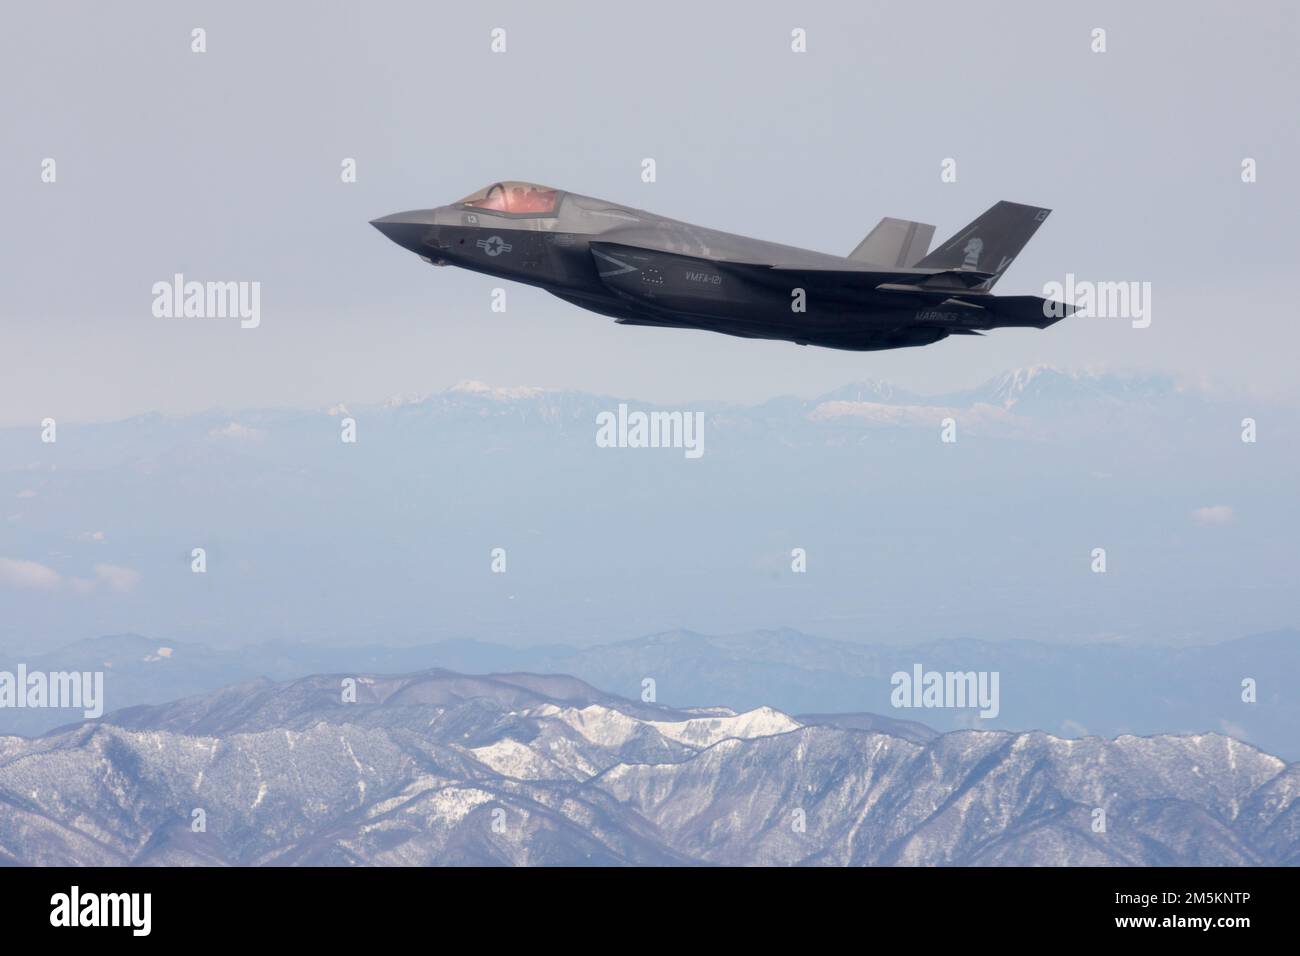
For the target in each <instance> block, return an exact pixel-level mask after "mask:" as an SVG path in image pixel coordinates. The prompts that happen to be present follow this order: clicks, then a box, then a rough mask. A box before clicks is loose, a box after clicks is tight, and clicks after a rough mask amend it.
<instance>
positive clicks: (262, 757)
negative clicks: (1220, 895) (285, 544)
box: [0, 670, 1300, 866]
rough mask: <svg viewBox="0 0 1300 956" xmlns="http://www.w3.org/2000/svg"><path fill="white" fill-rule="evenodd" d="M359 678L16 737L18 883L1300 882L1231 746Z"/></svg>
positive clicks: (446, 678) (1285, 832)
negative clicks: (1272, 877)
mask: <svg viewBox="0 0 1300 956" xmlns="http://www.w3.org/2000/svg"><path fill="white" fill-rule="evenodd" d="M352 679H353V680H354V681H355V683H354V685H353V686H354V687H355V699H354V700H351V701H348V702H345V699H344V689H345V684H344V680H345V678H344V677H342V676H340V675H332V676H315V677H310V678H304V679H301V680H297V681H292V682H289V683H282V684H276V683H273V682H270V681H266V680H260V681H253V682H249V683H246V684H242V685H236V686H233V687H228V688H225V689H222V690H220V691H216V692H214V693H211V694H206V695H201V696H196V697H190V698H186V699H184V700H181V701H177V702H175V703H171V704H165V705H161V706H144V707H136V708H130V709H127V710H125V711H119V712H117V713H116V714H113V715H112V716H110V717H109V718H108V719H106V720H104V721H102V722H99V723H94V724H86V725H84V726H81V727H74V728H71V729H68V730H65V731H62V732H59V733H56V734H53V735H50V736H46V737H40V738H36V739H23V738H15V737H3V738H0V862H4V863H10V864H34V865H101V866H114V865H125V864H137V865H228V864H238V865H256V864H272V865H293V864H300V865H349V866H351V865H409V866H426V865H447V864H461V865H477V864H483V865H528V866H540V865H564V864H568V865H573V864H591V865H617V864H640V865H685V864H730V865H758V864H763V865H827V866H837V865H976V866H986V865H987V866H997V865H1046V866H1091V865H1139V866H1146V865H1166V866H1178V865H1226V866H1239V865H1257V864H1296V863H1300V767H1298V766H1296V765H1294V764H1293V765H1290V766H1288V765H1287V764H1286V763H1284V762H1283V761H1281V760H1279V759H1277V758H1276V757H1272V756H1269V755H1268V754H1266V753H1264V752H1262V751H1260V750H1257V749H1255V748H1254V747H1250V746H1248V745H1246V744H1242V743H1239V742H1237V741H1235V740H1232V739H1231V738H1228V737H1224V736H1222V735H1218V734H1207V735H1195V736H1158V737H1145V738H1144V737H1120V738H1119V739H1116V740H1106V739H1101V738H1096V737H1090V738H1086V739H1083V740H1077V741H1071V740H1062V739H1059V738H1057V737H1053V736H1049V735H1047V734H1042V733H1029V734H1013V733H1006V732H996V731H956V732H952V733H948V734H944V735H940V736H931V737H922V738H920V739H918V738H917V737H916V736H915V735H914V734H912V733H911V732H910V729H903V730H902V731H901V732H898V729H897V728H894V727H893V726H892V722H891V721H889V720H888V719H883V720H881V719H879V718H871V717H870V716H869V715H858V716H856V717H846V718H842V719H838V720H837V719H829V718H808V717H805V718H794V717H791V716H788V715H786V714H784V713H782V712H780V711H778V710H774V709H771V708H755V709H753V710H749V711H747V712H743V713H738V714H736V713H732V712H730V711H725V710H720V709H716V708H710V709H703V710H701V709H695V710H673V709H669V708H666V707H662V706H658V705H653V704H645V703H638V702H635V701H633V700H628V699H625V698H621V697H617V696H614V695H610V694H606V693H602V692H600V691H598V690H596V689H594V688H593V687H591V686H590V685H588V684H586V683H584V682H582V681H579V680H577V679H575V678H571V677H562V676H536V675H529V674H497V675H491V676H486V677H470V676H465V675H460V674H455V673H452V672H449V671H443V670H434V671H426V672H423V673H418V674H412V675H407V676H401V677H383V676H375V675H369V676H363V675H354V676H353V678H352ZM873 720H878V721H879V723H877V724H875V725H874V726H870V727H869V728H868V729H859V726H860V725H862V724H864V723H866V724H871V723H872V721H873Z"/></svg>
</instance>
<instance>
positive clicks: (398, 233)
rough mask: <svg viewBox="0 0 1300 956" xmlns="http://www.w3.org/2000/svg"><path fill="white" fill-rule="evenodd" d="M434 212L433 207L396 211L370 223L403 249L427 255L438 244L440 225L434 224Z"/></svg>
mask: <svg viewBox="0 0 1300 956" xmlns="http://www.w3.org/2000/svg"><path fill="white" fill-rule="evenodd" d="M433 214H434V210H432V209H414V210H411V211H410V212H395V213H393V214H392V215H390V216H380V217H379V218H378V219H372V220H370V225H372V226H374V227H375V228H376V229H378V230H379V231H380V232H382V233H383V234H384V235H385V236H387V237H388V238H389V239H391V240H393V242H395V243H397V244H398V245H399V246H401V247H402V248H403V249H409V250H411V252H415V253H419V254H420V255H427V254H428V251H427V250H428V249H429V248H430V247H433V246H436V245H437V238H438V227H437V226H436V225H435V224H434V216H433Z"/></svg>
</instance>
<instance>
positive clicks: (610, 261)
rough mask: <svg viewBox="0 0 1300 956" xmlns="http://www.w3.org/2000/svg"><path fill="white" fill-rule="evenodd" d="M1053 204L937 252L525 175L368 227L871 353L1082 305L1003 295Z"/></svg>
mask: <svg viewBox="0 0 1300 956" xmlns="http://www.w3.org/2000/svg"><path fill="white" fill-rule="evenodd" d="M1050 211H1051V210H1048V209H1042V208H1040V207H1038V206H1024V205H1021V204H1019V203H1013V202H999V203H997V204H996V205H995V206H993V207H992V208H991V209H989V210H988V211H987V212H985V213H984V214H983V215H981V216H979V217H978V218H977V219H976V220H975V221H974V222H972V223H971V224H970V225H968V226H967V227H966V228H964V229H962V230H960V231H959V232H958V233H957V234H956V235H954V236H953V237H952V238H951V239H949V240H948V241H946V242H944V243H941V244H940V245H939V246H938V247H937V248H935V249H934V250H933V251H930V248H929V247H930V240H931V239H932V238H933V236H934V226H931V225H927V224H925V223H920V222H911V221H909V220H905V219H892V218H885V219H882V220H880V223H879V225H877V226H876V228H875V229H873V230H871V232H870V233H869V234H868V235H867V237H866V238H865V239H863V240H862V242H861V243H859V244H858V247H857V248H856V249H854V250H853V251H852V252H851V253H849V254H848V255H847V256H834V255H827V254H825V253H820V252H811V251H809V250H806V249H797V248H795V247H793V246H785V245H780V244H778V243H774V242H765V241H763V240H761V239H752V238H749V237H747V236H739V235H733V234H731V233H726V232H719V231H717V230H714V229H705V228H703V227H701V226H693V225H691V224H689V223H685V222H679V221H677V220H675V219H667V218H665V217H663V216H658V215H655V214H654V213H649V212H644V211H642V210H640V209H633V208H630V207H628V206H623V205H619V204H618V203H613V202H608V201H606V200H603V199H593V198H592V197H590V196H582V195H579V194H577V193H571V192H564V191H562V190H559V189H552V188H550V187H549V186H538V185H535V184H532V183H524V182H501V183H494V184H492V185H491V186H488V187H486V188H485V189H480V190H479V191H478V192H476V193H473V194H471V195H469V196H466V197H465V198H464V199H462V200H460V201H459V202H454V203H452V204H450V205H448V206H439V207H437V208H436V209H419V210H413V211H411V212H400V213H395V214H393V215H391V216H384V217H382V218H380V219H375V220H372V223H371V224H372V225H373V226H375V227H376V228H377V229H378V230H379V231H380V232H382V233H383V234H384V235H385V236H387V237H388V238H389V239H392V240H393V241H394V242H396V243H397V244H398V245H400V246H402V247H403V248H406V249H409V250H410V251H411V252H414V253H416V254H417V255H419V256H420V258H422V259H424V260H425V261H426V262H429V263H432V264H433V265H437V266H444V265H453V266H460V267H461V268H462V269H470V270H472V271H474V272H484V273H487V274H488V275H492V276H498V277H500V278H503V279H511V280H514V281H517V282H523V283H527V284H528V285H534V286H538V287H540V288H542V289H545V290H546V291H548V292H550V293H552V294H553V295H556V296H558V297H560V298H561V299H563V300H564V301H566V302H570V303H572V304H574V305H577V306H581V307H582V308H584V309H588V310H590V311H592V312H596V313H599V314H601V315H606V316H611V317H613V318H614V319H615V320H616V321H617V322H619V323H620V324H623V325H651V326H660V327H666V328H677V329H703V330H707V331H711V332H722V333H725V334H727V335H737V336H742V337H744V338H754V339H782V340H785V341H789V342H795V343H797V344H799V345H818V346H824V347H827V348H836V349H852V350H858V351H871V350H878V349H895V348H904V347H907V346H915V345H930V344H931V343H934V342H938V341H939V340H941V339H945V338H947V337H948V336H950V335H980V334H982V333H983V332H984V331H986V330H989V329H997V328H1006V327H1015V328H1022V327H1026V326H1032V327H1033V328H1038V329H1044V328H1047V327H1048V326H1049V325H1051V324H1052V323H1054V322H1057V321H1059V320H1060V319H1062V318H1064V317H1066V316H1067V315H1069V314H1071V313H1072V312H1074V311H1075V310H1074V308H1073V307H1072V306H1069V305H1066V304H1065V303H1062V302H1051V301H1048V300H1046V299H1042V298H1039V297H1038V296H1032V295H1016V296H994V295H993V294H992V290H993V286H994V285H995V284H996V283H997V281H998V279H1000V278H1001V277H1002V274H1003V273H1004V272H1005V271H1006V270H1007V268H1008V267H1009V266H1010V265H1011V263H1012V261H1014V259H1015V257H1016V256H1017V255H1018V254H1019V252H1020V250H1021V249H1023V248H1024V247H1025V243H1027V242H1028V241H1029V239H1030V237H1031V236H1033V234H1034V233H1035V232H1036V231H1037V229H1038V227H1039V226H1040V225H1042V224H1043V221H1044V220H1045V219H1046V218H1047V215H1048V213H1049V212H1050Z"/></svg>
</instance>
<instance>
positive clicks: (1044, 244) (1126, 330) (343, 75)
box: [0, 2, 1300, 425]
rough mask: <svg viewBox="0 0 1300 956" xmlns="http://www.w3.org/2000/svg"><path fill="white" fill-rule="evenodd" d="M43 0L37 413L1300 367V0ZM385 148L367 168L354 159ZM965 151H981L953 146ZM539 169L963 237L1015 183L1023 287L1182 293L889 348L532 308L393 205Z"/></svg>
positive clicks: (35, 417)
mask: <svg viewBox="0 0 1300 956" xmlns="http://www.w3.org/2000/svg"><path fill="white" fill-rule="evenodd" d="M3 17H4V26H5V28H4V29H3V30H0V76H2V78H3V83H0V106H2V107H3V116H4V123H3V134H2V135H3V148H2V149H0V203H2V208H3V209H4V211H5V217H4V218H5V224H4V229H3V230H2V231H0V256H2V257H3V259H4V261H5V264H6V266H5V268H4V270H3V272H2V273H0V342H2V343H3V345H2V347H0V424H5V425H16V424H30V423H33V422H38V421H39V420H40V419H42V418H44V417H46V416H51V417H55V418H57V419H59V420H61V421H64V420H69V421H103V420H112V419H117V418H122V417H126V416H130V415H135V414H140V413H145V412H151V411H158V412H164V413H169V414H184V413H188V412H193V411H196V410H200V409H206V408H213V407H226V408H246V407H263V406H268V407H269V406H291V407H306V408H312V407H321V406H326V405H329V404H332V403H335V402H339V401H352V402H366V401H378V400H382V399H384V398H386V397H388V396H391V395H398V394H401V395H408V394H424V393H428V392H432V391H436V390H440V389H444V388H447V387H449V386H452V385H454V384H456V383H457V382H460V381H464V380H469V379H473V380H480V381H486V382H489V383H492V384H493V385H498V386H510V385H537V386H544V387H549V388H557V389H577V390H584V391H591V392H598V393H603V394H614V395H628V396H635V397H639V398H643V399H646V400H657V401H684V400H691V399H723V400H735V401H753V400H759V399H763V398H767V397H770V396H773V395H780V394H796V395H802V396H812V395H817V394H820V393H822V392H825V391H828V390H830V389H832V388H835V387H837V386H839V385H842V384H844V383H846V382H849V381H856V380H860V379H888V380H891V381H894V382H896V383H898V384H900V385H903V386H905V387H908V388H911V389H915V390H918V391H921V392H930V393H940V392H945V391H949V390H952V389H955V388H960V387H965V386H969V385H972V384H975V383H977V382H979V381H982V380H984V379H987V378H989V377H990V376H992V375H994V374H996V373H998V372H1001V371H1003V370H1005V369H1008V368H1014V367H1019V366H1024V365H1028V364H1034V363H1050V364H1054V365H1058V366H1062V367H1080V366H1084V367H1094V368H1095V367H1101V368H1114V369H1129V370H1157V371H1164V372H1170V373H1173V374H1176V375H1179V376H1184V377H1189V378H1195V379H1198V380H1214V381H1221V382H1224V383H1226V384H1228V385H1229V386H1231V387H1235V388H1240V389H1244V390H1248V391H1251V392H1254V393H1258V394H1262V395H1267V396H1269V397H1271V398H1274V399H1281V400H1284V401H1288V402H1290V401H1294V400H1295V398H1296V396H1297V391H1296V386H1295V384H1294V375H1293V363H1294V356H1295V354H1296V352H1297V346H1298V345H1300V336H1298V334H1297V332H1296V317H1295V310H1294V303H1293V300H1292V297H1291V294H1290V292H1291V290H1290V286H1291V283H1292V276H1293V273H1294V268H1295V262H1296V256H1297V251H1300V249H1298V243H1297V241H1296V238H1295V236H1296V233H1295V223H1296V222H1297V221H1300V215H1298V214H1300V201H1298V198H1297V197H1298V196H1300V192H1298V191H1297V189H1296V187H1295V183H1294V178H1293V177H1294V175H1295V174H1294V170H1295V168H1296V147H1297V137H1298V135H1300V134H1298V133H1297V124H1296V123H1295V121H1294V114H1295V102H1296V92H1297V90H1300V82H1298V81H1300V61H1298V60H1297V58H1296V56H1295V50H1296V48H1297V39H1298V37H1297V32H1298V31H1297V10H1296V7H1295V5H1294V4H1289V3H1271V2H1246V3H1243V4H1236V5H1226V4H1225V5H1211V6H1208V7H1206V8H1204V9H1198V10H1197V11H1196V13H1195V14H1194V15H1192V14H1190V13H1188V12H1187V9H1186V7H1185V5H1182V4H1175V3H1147V4H1141V5H1135V4H1121V3H1115V4H1106V3H1102V4H1094V5H1090V6H1089V7H1088V9H1086V10H1083V9H1077V8H1074V7H1066V6H1064V5H1055V4H1052V5H1048V4H1041V3H1031V2H1013V3H1000V4H997V5H996V6H995V7H993V8H990V7H989V6H988V5H976V4H959V3H944V4H938V5H933V4H911V3H902V2H899V3H869V4H857V3H854V4H850V3H833V4H832V3H800V4H791V3H745V4H708V5H702V4H688V3H680V2H665V3H660V4H655V5H654V6H653V7H648V8H647V7H644V6H640V5H636V6H629V7H609V6H607V5H600V6H599V7H596V6H594V5H589V6H581V5H578V4H563V3H562V4H534V3H523V2H503V3H497V4H492V5H474V6H471V5H464V4H443V3H438V4H429V3H401V2H390V3H380V4H361V3H312V4H288V3H286V4H276V5H274V6H273V7H271V6H267V5H265V4H254V3H221V4H216V3H212V4H206V3H133V4H128V5H104V4H96V3H48V4H22V5H10V6H9V7H7V8H6V10H5V12H4V14H3ZM196 27H200V28H202V29H203V30H205V31H206V43H207V48H206V52H203V53H194V52H192V50H191V43H192V34H191V31H192V30H193V29H194V28H196ZM495 28H501V29H504V30H505V31H506V32H505V38H506V50H505V52H502V53H493V52H492V50H491V41H492V31H493V30H494V29H495ZM796 28H799V29H803V30H805V31H806V36H807V51H806V52H804V53H795V52H793V51H792V50H791V31H792V30H794V29H796ZM1098 28H1100V29H1104V30H1105V31H1106V33H1105V39H1106V50H1105V52H1103V53H1096V52H1093V50H1092V46H1093V45H1094V42H1095V41H1094V39H1093V31H1094V30H1095V29H1098ZM1247 157H1249V158H1252V159H1254V160H1255V163H1256V170H1257V180H1256V181H1255V182H1252V183H1243V182H1242V177H1241V168H1242V167H1241V164H1242V161H1243V159H1244V158H1247ZM47 158H52V159H54V160H55V163H56V166H55V171H56V180H55V181H54V182H52V183H51V182H43V181H42V171H43V166H42V163H43V161H44V160H45V159H47ZM347 158H351V159H353V160H355V162H356V170H357V180H356V182H351V183H345V182H342V181H341V176H340V173H341V164H342V163H343V161H344V160H345V159H347ZM645 158H653V159H654V160H655V163H656V170H657V178H656V181H655V182H653V183H647V182H643V181H642V178H641V169H642V160H643V159H645ZM949 158H951V159H955V160H956V169H957V181H956V182H943V181H942V180H941V176H940V173H941V164H942V163H943V161H944V160H945V159H949ZM499 179H524V180H530V181H535V182H541V183H545V184H549V185H552V186H556V187H559V188H562V189H568V190H571V191H574V192H579V193H584V194H587V195H593V196H599V197H602V198H606V199H610V200H613V201H615V202H619V203H623V204H626V205H631V206H635V207H639V208H644V209H649V210H651V211H654V212H658V213H661V214H664V215H667V216H671V217H674V218H679V219H684V220H687V221H690V222H695V223H698V224H701V225H705V226H709V227H713V228H719V229H725V230H729V231H734V232H738V233H743V234H748V235H753V236H757V237H761V238H765V239H770V240H774V241H779V242H784V243H788V244H792V245H798V246H803V247H807V248H811V249H816V250H820V251H825V252H839V253H842V254H847V253H848V252H849V251H850V250H851V249H852V248H853V247H854V246H855V245H856V244H857V243H858V242H859V241H860V240H861V239H862V237H863V236H865V235H866V233H867V232H868V231H870V229H871V228H872V226H873V225H874V224H875V223H876V221H877V220H878V219H879V218H880V217H882V216H886V215H888V216H898V217H903V218H910V219H917V220H921V221H925V222H930V223H934V224H935V225H936V227H937V232H936V240H937V239H939V238H941V237H944V236H947V235H949V234H951V233H952V232H955V231H956V230H957V229H958V228H960V227H961V226H962V225H964V224H965V223H966V222H969V221H970V220H971V219H973V218H974V217H975V216H976V215H977V214H978V213H980V212H981V211H983V210H984V209H985V208H987V207H988V206H990V205H991V204H992V203H994V202H996V201H997V200H999V199H1010V200H1014V201H1020V202H1026V203H1032V204H1036V205H1043V206H1048V207H1051V208H1052V209H1053V210H1054V211H1053V213H1052V216H1051V218H1050V219H1049V220H1048V221H1047V223H1046V225H1045V226H1044V227H1043V228H1042V229H1041V230H1040V231H1039V232H1038V234H1037V236H1036V237H1035V238H1034V240H1033V241H1032V242H1031V243H1030V244H1029V246H1028V247H1027V249H1026V250H1025V252H1024V253H1023V254H1022V255H1021V257H1020V258H1019V259H1018V260H1017V261H1016V263H1015V264H1014V266H1013V267H1012V269H1011V270H1010V272H1009V273H1008V275H1007V277H1006V278H1005V279H1004V280H1003V282H1002V283H1001V284H1000V285H999V289H998V291H999V292H1000V293H1035V294H1041V293H1042V291H1043V285H1044V283H1046V282H1049V281H1063V279H1064V277H1065V275H1066V274H1067V273H1073V274H1075V275H1076V276H1078V277H1080V278H1086V279H1091V280H1094V281H1143V282H1150V283H1151V289H1152V292H1151V300H1152V322H1151V325H1150V327H1149V328H1145V329H1135V328H1132V327H1131V324H1130V323H1128V322H1127V321H1124V320H1115V319H1077V320H1072V321H1067V322H1063V323H1060V324H1058V325H1056V326H1054V327H1053V328H1051V329H1049V330H1046V331H1039V330H1032V329H1031V330H1001V331H998V332H994V333H992V334H991V335H989V336H986V337H983V338H978V337H960V338H954V339H949V340H947V341H945V342H942V343H940V344H938V345H935V346H931V347H927V348H923V349H911V350H899V351H894V352H880V353H852V352H837V351H833V350H825V349H815V348H798V347H796V346H793V345H790V344H788V343H780V342H751V341H745V340H740V339H733V338H729V337H724V336H719V335H711V334H707V333H700V332H692V331H684V330H657V329H643V328H625V327H618V326H616V325H614V324H613V322H612V320H609V319H607V318H603V317H600V316H596V315H592V314H589V313H585V312H583V311H581V310H579V309H577V308H575V307H573V306H570V305H568V304H566V303H563V302H561V301H560V300H558V299H555V298H553V297H551V296H549V295H548V294H546V293H544V292H542V291H540V290H536V289H530V288H526V287H523V286H511V287H510V288H509V299H508V311H507V312H506V313H504V314H500V313H494V312H492V311H491V309H490V307H489V306H490V293H491V289H492V288H493V287H494V286H496V285H499V284H500V283H499V281H498V280H494V279H491V278H489V277H487V276H481V275H475V274H472V273H467V272H463V271H460V270H456V269H432V268H429V267H427V266H425V265H424V264H423V263H421V262H420V261H419V260H418V259H416V258H415V257H414V256H412V255H410V254H408V253H405V252H403V251H402V250H400V249H399V248H397V247H396V246H394V245H393V244H392V243H390V242H388V241H387V240H386V239H384V237H382V236H381V235H379V234H378V233H377V232H376V231H375V230H374V229H372V228H371V227H370V226H369V225H368V221H369V220H370V219H372V218H375V217H377V216H380V215H383V214H386V213H389V212H394V211H398V210H404V209H410V208H419V207H427V206H435V205H441V204H444V203H447V202H450V201H453V200H455V199H457V198H459V197H461V196H463V195H465V194H467V193H469V192H471V191H473V190H475V189H478V188H480V187H482V186H483V185H485V184H487V183H489V182H492V181H495V180H499ZM178 272H179V273H183V274H184V275H185V276H186V277H187V278H189V279H198V280H200V281H209V280H213V281H218V280H219V281H225V280H235V281H256V282H260V283H261V312H262V319H261V324H260V325H259V327H257V328H256V329H241V328H240V327H239V326H238V324H237V323H236V322H232V321H228V320H215V321H212V320H193V319H191V320H184V319H165V318H157V317H155V316H154V315H153V313H152V309H151V306H152V302H153V294H152V292H151V289H152V286H153V284H154V283H155V282H158V281H167V280H169V279H170V278H171V277H172V276H173V275H174V274H175V273H178Z"/></svg>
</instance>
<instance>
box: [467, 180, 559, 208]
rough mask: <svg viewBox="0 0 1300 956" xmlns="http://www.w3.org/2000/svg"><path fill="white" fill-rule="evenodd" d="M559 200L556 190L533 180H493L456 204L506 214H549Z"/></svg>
mask: <svg viewBox="0 0 1300 956" xmlns="http://www.w3.org/2000/svg"><path fill="white" fill-rule="evenodd" d="M559 202H560V191H559V190H558V189H552V188H551V187H550V186H538V185H537V184H536V183H516V182H506V183H493V184H492V185H491V186H487V187H485V188H483V189H480V190H479V191H478V192H476V193H473V194H471V195H469V196H466V197H465V198H464V199H462V200H461V201H460V203H459V205H461V206H469V207H470V208H471V209H486V210H489V211H491V212H503V213H506V214H508V215H524V216H551V215H554V214H555V207H556V206H557V205H559Z"/></svg>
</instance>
